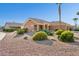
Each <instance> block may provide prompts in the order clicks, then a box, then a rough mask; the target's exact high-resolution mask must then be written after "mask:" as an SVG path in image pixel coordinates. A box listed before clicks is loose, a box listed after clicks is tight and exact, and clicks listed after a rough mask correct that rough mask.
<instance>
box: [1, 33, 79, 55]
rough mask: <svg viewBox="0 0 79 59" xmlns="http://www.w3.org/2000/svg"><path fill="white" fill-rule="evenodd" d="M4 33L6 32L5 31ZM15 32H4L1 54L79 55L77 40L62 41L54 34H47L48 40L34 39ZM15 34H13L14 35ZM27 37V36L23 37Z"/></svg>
mask: <svg viewBox="0 0 79 59" xmlns="http://www.w3.org/2000/svg"><path fill="white" fill-rule="evenodd" d="M5 33H6V32H5ZM15 33H16V32H11V33H6V34H7V35H6V36H5V37H4V39H2V40H0V55H1V56H15V55H16V56H62V55H63V56H72V55H76V56H77V55H79V40H78V39H75V42H71V43H64V42H61V41H59V40H58V39H57V36H56V35H53V36H48V38H49V39H48V40H43V41H34V40H33V39H32V35H29V33H27V34H26V33H25V34H22V35H16V34H15ZM14 34H15V35H14ZM24 37H27V38H24Z"/></svg>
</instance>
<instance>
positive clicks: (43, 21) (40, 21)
mask: <svg viewBox="0 0 79 59" xmlns="http://www.w3.org/2000/svg"><path fill="white" fill-rule="evenodd" d="M29 20H34V21H36V22H39V23H50V22H48V21H46V20H42V19H37V18H29Z"/></svg>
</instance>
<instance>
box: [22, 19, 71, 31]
mask: <svg viewBox="0 0 79 59" xmlns="http://www.w3.org/2000/svg"><path fill="white" fill-rule="evenodd" d="M60 25H61V26H60ZM21 28H27V29H28V30H29V31H39V30H44V29H47V30H56V29H63V30H70V29H72V25H70V24H67V23H65V22H61V24H60V23H59V21H53V22H48V21H45V20H42V19H36V18H29V19H28V20H26V21H25V22H24V24H23V25H22V26H21Z"/></svg>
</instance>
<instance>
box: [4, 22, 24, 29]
mask: <svg viewBox="0 0 79 59" xmlns="http://www.w3.org/2000/svg"><path fill="white" fill-rule="evenodd" d="M21 26H22V24H21V23H15V22H6V24H5V26H4V28H5V29H10V28H21Z"/></svg>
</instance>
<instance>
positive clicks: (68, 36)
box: [59, 31, 74, 42]
mask: <svg viewBox="0 0 79 59" xmlns="http://www.w3.org/2000/svg"><path fill="white" fill-rule="evenodd" d="M59 40H60V41H63V42H74V34H73V33H72V32H71V31H64V32H63V33H61V35H60V37H59Z"/></svg>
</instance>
